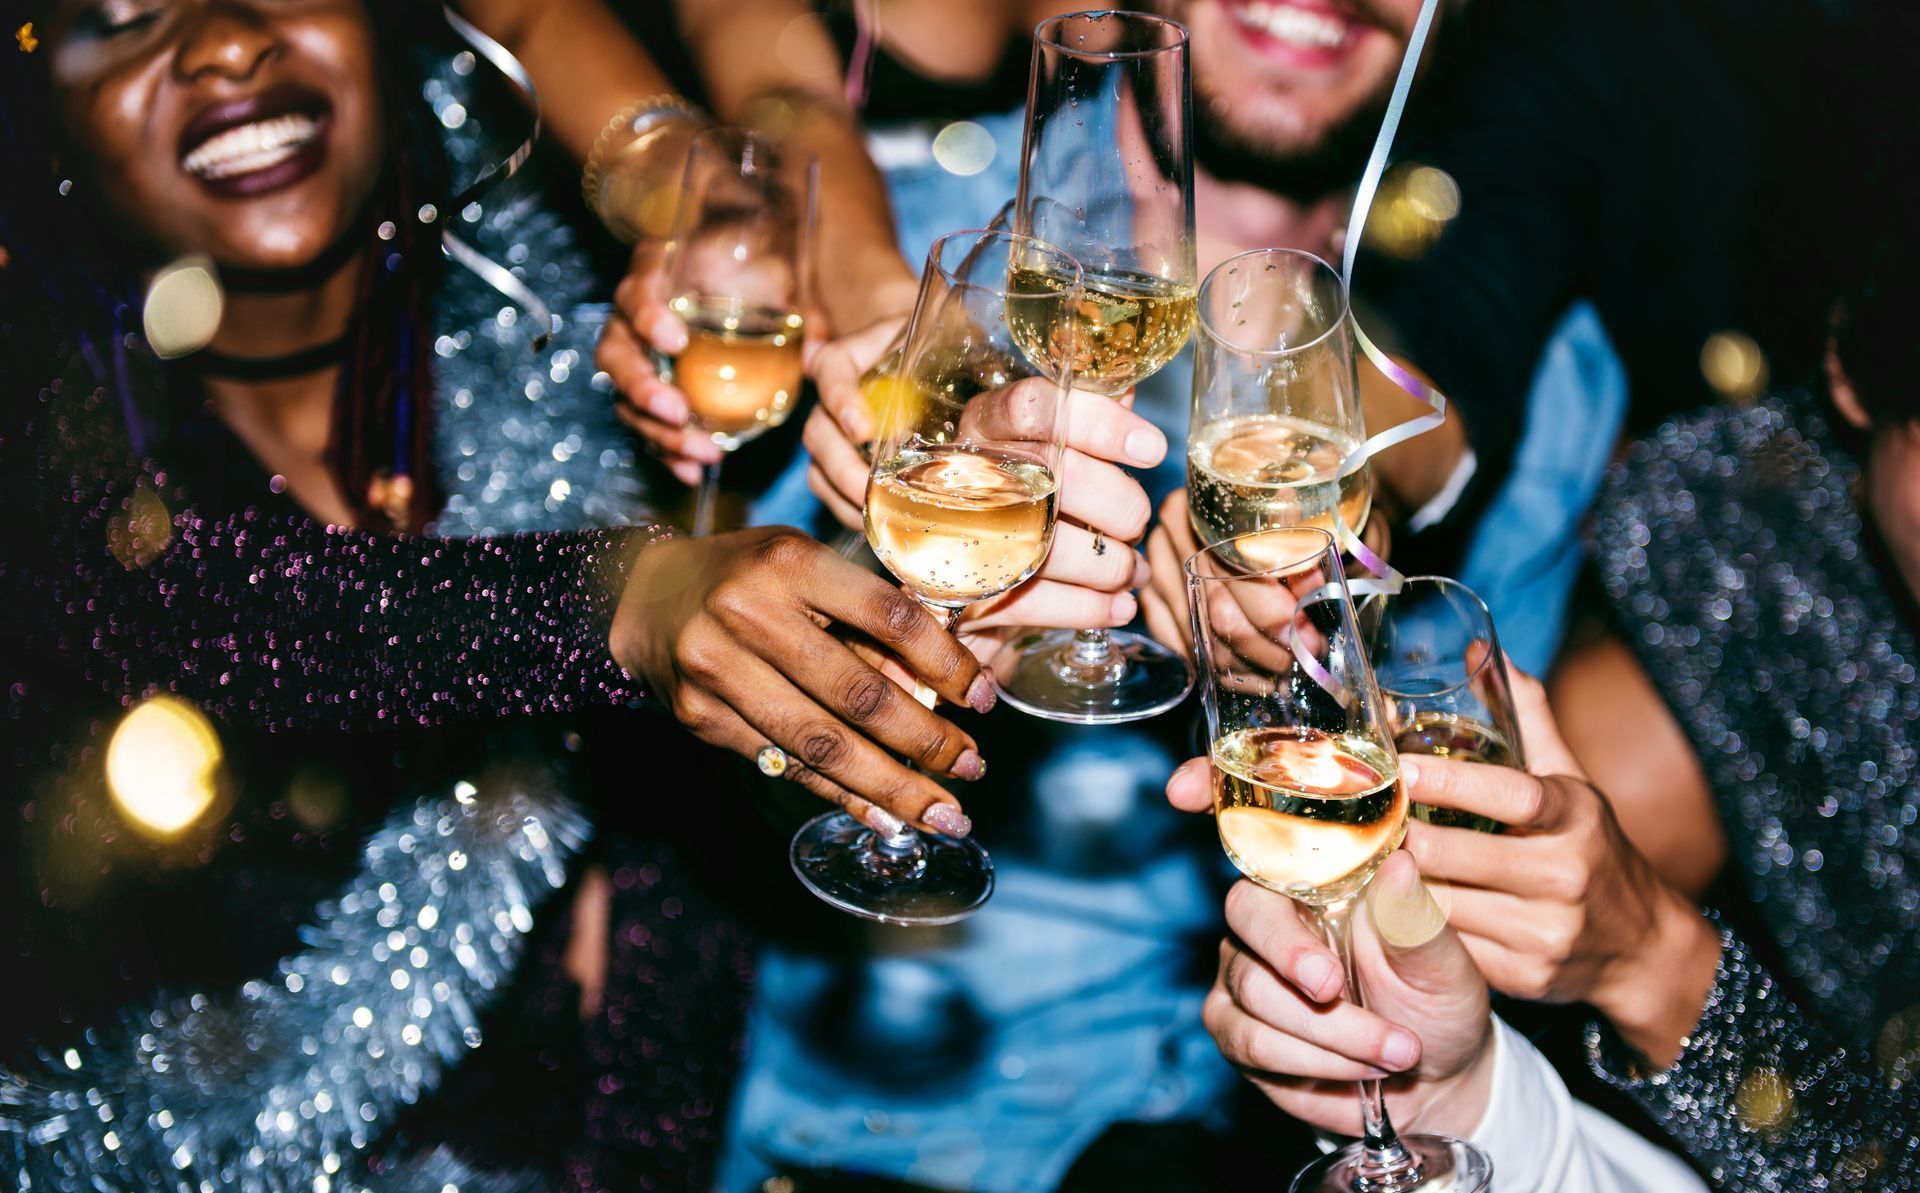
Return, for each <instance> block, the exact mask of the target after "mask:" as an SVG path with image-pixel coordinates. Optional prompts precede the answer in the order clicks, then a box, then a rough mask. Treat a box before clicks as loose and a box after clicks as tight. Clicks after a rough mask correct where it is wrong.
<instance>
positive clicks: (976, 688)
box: [967, 675, 1000, 712]
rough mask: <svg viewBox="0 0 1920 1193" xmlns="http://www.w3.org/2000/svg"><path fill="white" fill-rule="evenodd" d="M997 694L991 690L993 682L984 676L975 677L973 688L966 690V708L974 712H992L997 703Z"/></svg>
mask: <svg viewBox="0 0 1920 1193" xmlns="http://www.w3.org/2000/svg"><path fill="white" fill-rule="evenodd" d="M999 699H1000V697H999V694H998V693H996V692H995V691H994V690H993V681H992V680H990V679H988V678H987V677H986V676H984V675H976V676H974V679H973V686H972V687H970V688H968V689H967V706H968V707H969V708H971V709H973V711H975V712H992V711H993V706H994V704H995V703H997V702H998V701H999Z"/></svg>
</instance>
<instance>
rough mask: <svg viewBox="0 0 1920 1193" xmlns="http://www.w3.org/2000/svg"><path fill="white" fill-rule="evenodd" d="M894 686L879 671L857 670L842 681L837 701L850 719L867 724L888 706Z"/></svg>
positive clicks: (860, 723) (858, 723)
mask: <svg viewBox="0 0 1920 1193" xmlns="http://www.w3.org/2000/svg"><path fill="white" fill-rule="evenodd" d="M892 688H893V684H892V683H891V682H889V681H888V680H887V678H886V677H885V676H883V675H881V674H880V673H879V672H877V671H871V670H864V669H863V670H859V671H855V672H853V673H852V674H850V675H848V676H847V677H846V678H845V679H844V680H842V681H841V684H840V691H839V694H838V699H837V701H836V703H837V704H838V706H839V709H840V711H841V712H843V713H845V714H846V717H847V719H848V720H850V721H852V722H853V723H854V724H856V725H865V724H868V723H869V722H871V721H872V720H873V719H874V718H876V717H878V716H879V715H880V713H881V711H882V710H884V709H885V708H886V707H887V704H888V702H889V701H890V699H891V692H892Z"/></svg>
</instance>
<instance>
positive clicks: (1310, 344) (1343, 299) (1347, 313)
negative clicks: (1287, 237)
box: [1196, 248, 1353, 356]
mask: <svg viewBox="0 0 1920 1193" xmlns="http://www.w3.org/2000/svg"><path fill="white" fill-rule="evenodd" d="M1266 256H1282V257H1303V258H1305V259H1306V260H1308V261H1311V262H1313V263H1314V264H1315V265H1318V266H1319V267H1320V268H1322V269H1324V270H1326V271H1327V272H1328V273H1329V274H1331V275H1332V276H1333V280H1334V281H1336V282H1339V283H1340V313H1339V315H1338V317H1336V318H1335V319H1333V320H1332V321H1330V322H1329V323H1328V324H1327V329H1326V330H1325V331H1323V332H1321V333H1320V334H1319V335H1317V336H1315V337H1313V338H1312V339H1311V340H1308V341H1307V342H1306V343H1304V344H1295V345H1293V346H1292V347H1289V348H1249V347H1246V346H1245V345H1242V344H1239V343H1237V342H1235V341H1234V340H1231V339H1229V338H1228V337H1227V336H1226V335H1224V334H1223V333H1221V332H1220V330H1219V329H1217V328H1215V327H1214V325H1213V320H1211V319H1209V318H1208V317H1207V303H1206V297H1205V296H1206V292H1207V287H1208V286H1209V285H1211V284H1212V282H1213V279H1214V275H1215V274H1218V273H1219V272H1220V271H1221V270H1223V269H1225V268H1226V267H1227V266H1229V265H1232V264H1234V263H1235V262H1236V261H1241V260H1245V259H1249V258H1253V257H1266ZM1196 295H1197V296H1198V297H1199V303H1198V306H1199V316H1200V318H1199V323H1200V328H1201V330H1203V331H1205V332H1206V333H1207V335H1209V336H1211V337H1212V338H1213V339H1214V340H1216V341H1218V342H1219V343H1221V344H1224V345H1226V347H1227V348H1229V349H1231V350H1232V351H1234V352H1238V353H1241V354H1243V355H1246V356H1291V355H1293V354H1294V353H1296V352H1305V351H1307V350H1308V349H1310V348H1317V347H1319V346H1320V344H1321V343H1322V342H1323V341H1325V340H1326V338H1327V337H1328V336H1331V335H1333V334H1334V333H1335V332H1337V331H1339V330H1340V329H1341V328H1342V327H1344V326H1346V323H1347V320H1348V318H1350V317H1351V315H1352V312H1353V302H1352V299H1351V298H1350V297H1349V296H1348V294H1347V283H1346V282H1345V280H1343V279H1342V278H1341V277H1340V271H1339V270H1337V269H1335V268H1334V267H1333V265H1332V263H1331V262H1329V261H1327V260H1326V258H1324V257H1321V256H1320V255H1319V254H1317V253H1310V252H1308V251H1307V250H1305V249H1289V248H1267V249H1248V250H1247V251H1246V252H1244V253H1235V254H1234V255H1233V256H1231V257H1228V258H1227V259H1226V260H1225V261H1222V262H1220V264H1218V265H1216V266H1214V267H1213V268H1212V269H1209V270H1208V271H1207V276H1206V277H1204V278H1201V279H1200V289H1199V290H1198V291H1196Z"/></svg>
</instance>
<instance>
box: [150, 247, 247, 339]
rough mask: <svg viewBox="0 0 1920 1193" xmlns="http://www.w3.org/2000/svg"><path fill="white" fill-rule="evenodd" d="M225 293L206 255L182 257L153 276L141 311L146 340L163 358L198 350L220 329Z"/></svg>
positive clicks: (224, 307)
mask: <svg viewBox="0 0 1920 1193" xmlns="http://www.w3.org/2000/svg"><path fill="white" fill-rule="evenodd" d="M225 309H226V296H225V294H224V293H223V292H222V291H221V289H220V283H219V281H218V280H216V279H215V278H214V276H213V261H212V260H211V259H210V258H207V257H182V258H181V259H180V260H178V261H175V262H174V263H173V264H171V265H168V266H166V267H165V268H163V269H162V270H160V272H159V273H157V274H155V275H154V276H153V281H152V283H151V284H149V285H148V286H147V301H146V306H145V308H144V309H143V310H142V311H141V316H140V317H141V321H142V324H143V326H144V327H145V329H146V333H147V343H149V344H151V345H153V351H154V354H155V355H157V356H159V357H160V358H161V359H162V360H173V359H175V358H177V357H181V356H187V355H189V354H191V353H194V352H198V351H200V349H202V348H205V347H206V346H207V345H208V344H210V343H212V342H213V337H214V333H215V332H218V331H219V330H220V316H221V314H222V312H223V311H224V310H225Z"/></svg>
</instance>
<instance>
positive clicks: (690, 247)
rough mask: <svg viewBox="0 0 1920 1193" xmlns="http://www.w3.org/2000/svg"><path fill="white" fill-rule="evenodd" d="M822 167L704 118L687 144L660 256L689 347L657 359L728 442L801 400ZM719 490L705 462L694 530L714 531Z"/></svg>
mask: <svg viewBox="0 0 1920 1193" xmlns="http://www.w3.org/2000/svg"><path fill="white" fill-rule="evenodd" d="M817 178H818V169H817V166H816V164H815V162H814V159H813V157H812V155H810V154H807V153H804V152H802V151H800V150H797V149H794V148H791V147H783V146H780V145H778V144H776V143H775V142H773V141H771V140H769V139H768V138H766V137H764V136H762V135H761V134H759V133H755V132H745V131H742V130H740V129H733V128H711V129H706V130H704V131H702V132H701V133H699V134H698V135H696V136H695V137H694V138H693V141H692V144H691V146H690V147H689V149H688V151H687V168H686V175H685V182H684V184H683V192H682V194H681V199H680V205H679V209H678V214H677V215H676V217H675V221H674V224H675V226H674V234H673V239H672V240H671V241H670V242H669V243H668V246H667V257H666V262H665V275H666V279H667V293H668V295H669V296H670V297H669V298H668V300H667V306H668V307H669V308H670V309H671V310H672V311H673V312H674V313H675V314H676V315H678V316H680V318H681V320H682V321H683V322H684V323H685V324H686V326H687V346H686V347H685V348H684V349H683V350H681V351H680V352H679V353H677V354H675V355H673V356H666V355H663V354H658V353H656V363H657V364H658V365H659V368H660V375H661V377H662V378H663V379H664V380H666V381H669V382H671V383H672V384H673V385H675V386H676V387H678V388H679V390H680V392H681V393H683V394H685V395H686V399H687V408H688V411H689V413H690V417H691V422H692V424H693V425H694V426H695V427H698V428H699V429H700V430H703V431H705V432H706V433H707V434H708V435H709V436H710V437H711V438H712V440H713V442H714V443H715V445H717V446H718V447H719V448H720V449H721V450H722V451H723V452H732V451H735V450H737V449H738V448H739V447H740V446H741V445H742V444H744V443H746V442H747V441H748V440H750V439H753V438H755V437H756V436H759V435H761V434H764V433H765V432H767V431H769V430H771V429H773V428H774V427H777V426H779V425H780V424H782V423H784V422H786V420H787V416H788V415H789V414H791V413H792V412H793V407H794V404H795V403H796V402H798V401H799V399H800V385H801V379H802V374H801V353H802V349H803V346H804V344H803V334H804V332H805V329H806V328H805V314H804V311H805V308H806V306H807V303H808V298H809V286H810V279H811V271H812V244H813V229H814V218H815V213H814V205H815V190H816V184H817ZM723 458H724V457H723ZM719 490H720V465H719V464H718V463H715V464H711V465H708V467H707V469H706V471H705V473H704V474H703V475H702V476H701V479H700V490H699V496H698V497H697V499H696V501H695V505H694V516H693V532H694V533H695V534H710V533H712V531H713V519H714V503H715V500H716V498H717V497H718V495H719Z"/></svg>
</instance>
